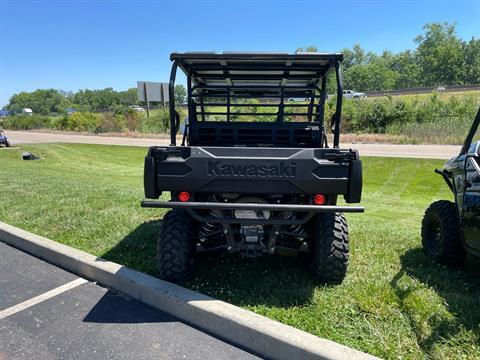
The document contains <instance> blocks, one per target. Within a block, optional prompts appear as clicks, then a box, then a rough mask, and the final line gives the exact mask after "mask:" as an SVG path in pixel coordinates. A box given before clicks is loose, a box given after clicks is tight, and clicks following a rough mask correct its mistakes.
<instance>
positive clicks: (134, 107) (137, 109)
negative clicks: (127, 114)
mask: <svg viewBox="0 0 480 360" xmlns="http://www.w3.org/2000/svg"><path fill="white" fill-rule="evenodd" d="M129 108H130V109H132V110H135V111H138V112H145V109H144V108H142V107H141V106H138V105H130V106H129Z"/></svg>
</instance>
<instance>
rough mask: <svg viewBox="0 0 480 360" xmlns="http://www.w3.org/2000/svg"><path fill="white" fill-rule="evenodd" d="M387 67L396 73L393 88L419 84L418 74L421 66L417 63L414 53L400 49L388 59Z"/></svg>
mask: <svg viewBox="0 0 480 360" xmlns="http://www.w3.org/2000/svg"><path fill="white" fill-rule="evenodd" d="M389 67H390V69H391V70H393V71H395V72H396V73H397V79H396V81H395V84H394V88H395V89H404V88H411V87H417V86H421V85H422V84H421V81H420V74H421V70H422V69H421V68H420V66H419V65H418V63H417V61H416V58H415V53H414V52H412V51H410V50H406V51H402V52H400V53H398V54H396V55H393V57H392V58H391V59H390V60H389Z"/></svg>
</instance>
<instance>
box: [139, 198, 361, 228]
mask: <svg viewBox="0 0 480 360" xmlns="http://www.w3.org/2000/svg"><path fill="white" fill-rule="evenodd" d="M142 207H145V208H170V209H186V210H187V211H188V212H189V214H190V215H191V216H192V217H193V218H194V219H195V220H197V221H199V222H203V223H224V224H245V225H247V224H250V225H254V224H262V225H282V224H284V225H286V224H289V225H300V224H304V223H306V222H307V221H308V220H310V219H311V218H312V216H313V215H315V214H316V213H323V212H354V213H361V212H363V211H364V208H363V207H360V206H336V205H300V204H256V203H218V202H179V201H150V200H144V201H142ZM197 210H200V211H197ZM202 210H203V213H202ZM205 210H216V211H217V216H212V215H211V214H205ZM221 210H230V211H233V210H259V211H263V210H267V211H272V212H273V213H274V214H273V216H272V217H271V218H269V219H239V218H236V217H235V216H234V215H233V214H232V213H231V212H230V213H228V212H227V213H223V214H220V212H221ZM282 212H283V213H285V212H287V213H288V212H290V213H301V215H298V216H295V217H294V218H284V217H282V216H281V213H282ZM279 213H280V214H279Z"/></svg>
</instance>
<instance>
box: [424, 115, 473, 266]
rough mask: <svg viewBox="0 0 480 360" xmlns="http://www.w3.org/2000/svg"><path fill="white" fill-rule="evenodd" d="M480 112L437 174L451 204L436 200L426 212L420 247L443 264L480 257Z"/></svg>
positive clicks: (459, 262) (455, 263) (458, 262)
mask: <svg viewBox="0 0 480 360" xmlns="http://www.w3.org/2000/svg"><path fill="white" fill-rule="evenodd" d="M479 123H480V109H479V110H478V113H477V116H476V117H475V120H474V121H473V124H472V127H471V129H470V132H469V133H468V135H467V138H466V140H465V143H464V144H463V147H462V150H461V151H460V154H458V155H457V156H455V157H454V158H452V159H450V160H449V161H447V162H446V163H445V166H444V168H443V169H441V170H438V169H437V170H435V172H436V173H438V174H440V175H441V176H442V177H443V178H444V179H445V182H446V183H447V185H448V187H449V188H450V190H451V191H452V193H453V201H447V200H440V201H436V202H434V203H432V204H431V205H430V207H429V208H428V209H427V210H426V212H425V216H424V218H423V223H422V245H423V249H424V251H425V253H426V255H427V256H428V257H429V258H430V259H432V260H435V261H437V262H439V263H442V264H445V265H461V264H462V263H463V262H464V261H465V258H466V256H467V253H470V254H472V255H474V256H480V141H479V140H480V133H479V132H478V125H479Z"/></svg>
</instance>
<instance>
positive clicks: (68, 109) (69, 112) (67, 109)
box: [65, 108, 78, 115]
mask: <svg viewBox="0 0 480 360" xmlns="http://www.w3.org/2000/svg"><path fill="white" fill-rule="evenodd" d="M65 111H66V113H67V115H72V114H73V113H76V112H77V111H78V110H77V109H75V108H66V109H65Z"/></svg>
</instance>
